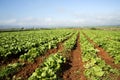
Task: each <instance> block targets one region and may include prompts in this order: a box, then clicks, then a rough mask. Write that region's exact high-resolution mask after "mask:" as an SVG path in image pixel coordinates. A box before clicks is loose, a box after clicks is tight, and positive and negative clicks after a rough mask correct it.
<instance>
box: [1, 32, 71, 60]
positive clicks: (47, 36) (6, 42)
mask: <svg viewBox="0 0 120 80" xmlns="http://www.w3.org/2000/svg"><path fill="white" fill-rule="evenodd" d="M70 33H72V31H68V32H66V31H64V30H55V31H54V30H43V31H23V32H4V33H0V38H1V39H0V60H2V59H7V58H9V57H10V56H11V55H18V54H23V53H26V52H28V51H29V50H30V49H31V48H36V47H39V46H42V45H44V44H47V43H48V42H50V43H49V44H51V43H52V40H58V41H60V40H61V39H63V37H65V36H66V35H69V34H70ZM53 43H54V42H53ZM46 46H48V45H46Z"/></svg>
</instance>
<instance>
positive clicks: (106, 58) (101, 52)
mask: <svg viewBox="0 0 120 80" xmlns="http://www.w3.org/2000/svg"><path fill="white" fill-rule="evenodd" d="M83 35H84V36H85V37H86V38H87V39H88V40H89V42H90V43H91V44H93V45H94V47H95V48H96V49H98V50H99V52H98V54H97V55H98V56H99V57H101V58H102V59H103V60H104V61H105V62H106V63H107V64H108V65H110V66H111V67H113V68H117V69H119V70H120V64H114V62H113V61H114V59H113V58H111V57H110V56H109V54H108V53H107V52H106V51H105V50H104V49H103V48H101V47H99V46H98V45H97V44H96V43H95V42H94V41H93V40H92V39H90V38H89V37H88V36H87V35H86V34H85V33H84V32H83Z"/></svg>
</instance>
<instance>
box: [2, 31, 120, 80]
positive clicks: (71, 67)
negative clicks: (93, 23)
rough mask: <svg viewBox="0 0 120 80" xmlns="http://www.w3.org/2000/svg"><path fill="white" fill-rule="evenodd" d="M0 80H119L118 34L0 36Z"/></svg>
mask: <svg viewBox="0 0 120 80" xmlns="http://www.w3.org/2000/svg"><path fill="white" fill-rule="evenodd" d="M0 80H120V31H110V30H84V29H82V30H80V29H79V30H78V29H60V30H59V29H56V30H37V31H20V32H1V33H0Z"/></svg>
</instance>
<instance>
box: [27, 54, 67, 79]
mask: <svg viewBox="0 0 120 80" xmlns="http://www.w3.org/2000/svg"><path fill="white" fill-rule="evenodd" d="M65 62H66V58H64V57H63V56H61V55H60V54H59V53H55V54H52V55H50V56H49V57H48V58H47V59H46V60H45V61H44V62H43V64H42V65H41V66H40V67H39V68H37V69H36V70H35V72H34V73H33V74H32V75H31V76H30V77H29V78H28V80H58V76H57V72H59V71H60V69H61V65H62V64H63V63H65Z"/></svg>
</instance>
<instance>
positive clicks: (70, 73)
mask: <svg viewBox="0 0 120 80" xmlns="http://www.w3.org/2000/svg"><path fill="white" fill-rule="evenodd" d="M79 38H80V36H79V34H78V35H77V39H76V44H75V49H74V50H72V51H71V58H70V62H71V63H70V64H68V65H69V66H70V67H69V69H68V70H66V71H65V72H64V73H63V79H64V80H86V78H85V76H84V74H83V72H84V67H83V62H82V57H81V56H82V55H81V48H80V44H79V42H80V41H79V40H80V39H79Z"/></svg>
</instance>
